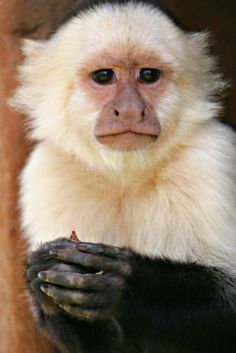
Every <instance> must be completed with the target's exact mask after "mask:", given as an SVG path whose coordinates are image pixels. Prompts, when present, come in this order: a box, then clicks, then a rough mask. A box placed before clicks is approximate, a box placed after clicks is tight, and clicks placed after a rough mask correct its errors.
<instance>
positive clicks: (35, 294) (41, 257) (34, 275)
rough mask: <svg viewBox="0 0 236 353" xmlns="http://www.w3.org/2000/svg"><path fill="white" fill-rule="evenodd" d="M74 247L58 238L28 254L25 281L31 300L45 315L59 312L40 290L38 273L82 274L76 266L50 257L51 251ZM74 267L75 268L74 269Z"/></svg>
mask: <svg viewBox="0 0 236 353" xmlns="http://www.w3.org/2000/svg"><path fill="white" fill-rule="evenodd" d="M65 246H66V247H68V248H74V247H76V243H75V242H73V241H70V240H69V239H67V238H58V239H56V240H53V241H51V242H48V243H44V244H43V245H42V246H41V247H40V248H39V249H38V250H36V251H33V252H32V253H30V255H29V256H28V259H27V265H26V279H27V284H28V290H29V292H30V294H31V296H32V298H33V302H34V304H35V305H36V307H40V308H41V309H42V310H43V311H44V312H45V313H47V314H55V313H58V312H61V309H60V308H59V306H57V305H55V303H53V301H52V299H50V297H48V296H47V295H46V294H45V293H43V292H42V291H41V289H40V286H41V284H42V283H43V281H42V280H41V279H40V278H39V277H38V273H39V272H40V271H45V270H53V271H63V272H75V271H76V272H82V269H79V268H78V266H74V265H69V264H64V263H62V262H61V261H58V260H57V259H55V257H53V256H52V255H50V251H51V250H59V249H64V248H65ZM75 267H76V268H75Z"/></svg>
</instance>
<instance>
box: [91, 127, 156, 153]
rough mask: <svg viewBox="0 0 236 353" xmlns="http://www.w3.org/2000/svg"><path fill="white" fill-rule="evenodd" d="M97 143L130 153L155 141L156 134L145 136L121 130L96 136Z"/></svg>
mask: <svg viewBox="0 0 236 353" xmlns="http://www.w3.org/2000/svg"><path fill="white" fill-rule="evenodd" d="M96 138H97V140H98V142H99V143H101V144H103V145H106V146H107V147H109V148H111V149H113V150H118V151H132V150H139V149H143V148H144V147H146V146H147V145H149V144H150V143H153V142H155V141H156V140H157V138H158V135H157V134H147V133H145V134H144V133H139V132H134V131H133V130H123V131H122V132H117V131H116V132H115V133H110V134H101V135H96Z"/></svg>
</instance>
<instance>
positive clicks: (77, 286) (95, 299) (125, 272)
mask: <svg viewBox="0 0 236 353" xmlns="http://www.w3.org/2000/svg"><path fill="white" fill-rule="evenodd" d="M50 255H51V256H53V257H54V259H55V261H60V262H61V263H62V264H63V263H64V266H68V265H66V264H70V265H74V266H79V267H81V266H82V267H83V268H84V269H87V272H90V273H83V274H82V273H78V272H77V271H75V268H74V269H72V271H71V272H68V271H63V270H61V269H59V270H57V268H50V269H46V270H43V271H40V272H39V274H38V278H39V280H40V281H43V282H44V283H43V284H41V285H40V289H41V291H42V292H44V293H45V294H46V295H47V296H48V298H50V299H51V300H52V301H53V303H54V304H55V305H58V306H59V307H60V308H61V309H63V310H64V311H65V312H66V313H68V314H69V315H71V316H72V317H74V318H77V319H80V320H86V321H95V320H107V319H111V318H113V317H114V318H115V317H117V315H118V313H119V309H120V302H121V298H122V294H123V291H124V289H125V282H126V279H127V278H128V277H129V276H130V274H131V272H132V261H133V253H132V252H131V251H129V250H127V249H121V248H116V247H113V246H108V245H104V244H93V243H83V242H80V243H79V244H77V247H71V248H68V247H67V246H65V247H64V249H62V248H61V249H53V250H51V251H50ZM91 271H92V272H93V273H91Z"/></svg>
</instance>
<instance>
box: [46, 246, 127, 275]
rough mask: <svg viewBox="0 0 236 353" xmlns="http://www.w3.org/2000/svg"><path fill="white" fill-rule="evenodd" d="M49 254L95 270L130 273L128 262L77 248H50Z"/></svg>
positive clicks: (121, 273) (122, 273)
mask: <svg viewBox="0 0 236 353" xmlns="http://www.w3.org/2000/svg"><path fill="white" fill-rule="evenodd" d="M50 254H52V255H53V256H54V257H55V258H56V259H58V260H61V261H65V262H69V263H74V264H76V265H80V266H83V267H85V268H90V269H95V270H97V271H105V272H114V273H117V274H120V275H121V276H128V275H129V274H130V273H131V266H130V265H129V263H128V262H125V261H122V260H114V259H111V258H108V257H105V256H98V255H93V254H89V253H84V252H80V251H77V250H76V251H69V250H57V251H55V250H52V251H50Z"/></svg>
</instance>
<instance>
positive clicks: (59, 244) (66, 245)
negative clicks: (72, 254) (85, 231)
mask: <svg viewBox="0 0 236 353" xmlns="http://www.w3.org/2000/svg"><path fill="white" fill-rule="evenodd" d="M76 246H77V244H76V243H75V242H73V241H71V240H69V239H67V238H57V239H56V240H53V241H51V242H47V243H44V244H43V245H42V246H41V247H40V248H39V249H38V250H36V251H33V252H32V253H31V254H30V255H29V256H28V259H27V264H28V265H29V266H32V265H35V264H37V263H39V262H41V261H42V259H44V260H45V261H46V260H48V259H51V258H52V256H51V255H50V254H49V252H50V250H53V249H55V250H58V249H75V248H76Z"/></svg>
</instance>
